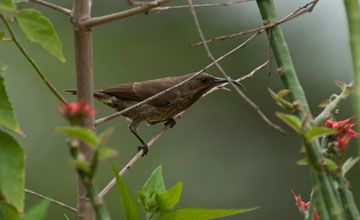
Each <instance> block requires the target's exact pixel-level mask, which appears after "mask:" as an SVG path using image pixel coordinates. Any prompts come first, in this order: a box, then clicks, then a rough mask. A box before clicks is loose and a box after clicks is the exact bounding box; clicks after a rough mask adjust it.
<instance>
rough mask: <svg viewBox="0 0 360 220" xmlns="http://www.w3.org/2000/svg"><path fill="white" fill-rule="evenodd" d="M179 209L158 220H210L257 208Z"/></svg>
mask: <svg viewBox="0 0 360 220" xmlns="http://www.w3.org/2000/svg"><path fill="white" fill-rule="evenodd" d="M257 208H258V207H256V208H250V209H177V210H172V211H169V212H167V213H165V214H163V215H161V216H160V217H159V218H156V220H208V219H214V218H219V217H225V216H229V215H235V214H239V213H243V212H249V211H252V210H255V209H257Z"/></svg>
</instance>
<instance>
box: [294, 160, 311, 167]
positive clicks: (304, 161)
mask: <svg viewBox="0 0 360 220" xmlns="http://www.w3.org/2000/svg"><path fill="white" fill-rule="evenodd" d="M296 164H297V165H299V166H307V165H308V162H307V160H306V158H304V159H301V160H298V161H296Z"/></svg>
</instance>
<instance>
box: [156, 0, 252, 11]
mask: <svg viewBox="0 0 360 220" xmlns="http://www.w3.org/2000/svg"><path fill="white" fill-rule="evenodd" d="M250 1H254V0H237V1H229V2H221V3H213V4H195V5H194V8H208V7H217V6H231V5H235V4H239V3H243V2H250ZM189 7H190V6H189V5H176V6H166V7H156V8H153V9H151V10H149V12H161V11H169V10H176V9H186V8H189Z"/></svg>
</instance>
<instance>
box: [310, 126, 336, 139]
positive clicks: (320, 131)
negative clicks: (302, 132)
mask: <svg viewBox="0 0 360 220" xmlns="http://www.w3.org/2000/svg"><path fill="white" fill-rule="evenodd" d="M335 132H336V129H333V128H328V127H316V128H312V129H310V130H309V131H308V132H307V133H306V139H307V140H308V141H309V142H310V141H311V140H313V139H314V138H319V137H322V136H326V135H330V134H334V133H335Z"/></svg>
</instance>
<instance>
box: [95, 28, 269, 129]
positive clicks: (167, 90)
mask: <svg viewBox="0 0 360 220" xmlns="http://www.w3.org/2000/svg"><path fill="white" fill-rule="evenodd" d="M262 32H264V30H261V31H259V32H256V33H255V34H253V35H252V36H251V37H249V38H248V39H247V40H246V41H244V42H243V43H241V44H240V45H238V46H236V47H235V48H234V49H232V50H230V51H229V52H227V53H226V54H224V55H223V56H221V57H219V58H218V59H217V60H216V62H220V61H222V60H223V59H225V58H226V57H228V56H230V55H231V54H233V53H235V52H236V51H237V50H239V49H240V48H242V47H245V46H246V45H247V44H248V43H249V42H250V41H251V40H253V39H254V38H255V37H257V36H258V35H259V34H260V33H262ZM213 65H214V62H212V63H210V64H209V65H207V66H206V67H204V68H203V69H201V70H200V71H198V72H196V73H195V74H194V75H192V76H191V77H189V78H187V79H186V80H184V81H182V82H180V83H178V84H176V85H174V86H172V87H170V88H168V89H165V90H163V91H162V92H159V93H157V94H156V95H153V96H151V97H149V98H147V99H145V100H144V101H141V102H139V103H137V104H135V105H132V106H130V107H128V108H126V109H124V110H122V111H119V112H115V113H113V114H111V115H108V116H106V117H103V118H100V119H98V120H96V122H95V125H96V126H97V125H100V124H103V123H104V122H106V121H109V120H111V119H113V118H116V117H118V116H120V115H122V114H124V113H125V112H127V111H130V110H131V109H134V108H136V107H138V106H140V105H143V104H145V103H148V102H149V101H151V100H153V99H156V98H157V97H159V96H161V95H163V94H164V93H167V92H169V91H171V90H173V89H175V88H177V87H179V86H181V85H183V84H185V83H186V82H187V81H189V80H191V79H192V78H194V77H196V76H197V75H199V74H201V73H203V72H205V71H207V70H208V69H209V68H210V67H212V66H213Z"/></svg>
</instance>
